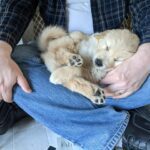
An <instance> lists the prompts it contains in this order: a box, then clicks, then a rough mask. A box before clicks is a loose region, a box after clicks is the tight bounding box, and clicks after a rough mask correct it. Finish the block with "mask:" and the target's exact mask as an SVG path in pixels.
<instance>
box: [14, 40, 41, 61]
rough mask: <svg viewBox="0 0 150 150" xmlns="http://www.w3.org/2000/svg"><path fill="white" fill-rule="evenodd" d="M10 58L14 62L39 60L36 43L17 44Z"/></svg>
mask: <svg viewBox="0 0 150 150" xmlns="http://www.w3.org/2000/svg"><path fill="white" fill-rule="evenodd" d="M12 58H13V59H14V60H15V61H16V62H19V63H20V62H24V61H29V60H30V61H36V63H37V62H41V58H40V51H39V49H38V47H37V45H36V44H33V43H32V44H23V45H18V46H16V48H15V49H14V51H13V53H12Z"/></svg>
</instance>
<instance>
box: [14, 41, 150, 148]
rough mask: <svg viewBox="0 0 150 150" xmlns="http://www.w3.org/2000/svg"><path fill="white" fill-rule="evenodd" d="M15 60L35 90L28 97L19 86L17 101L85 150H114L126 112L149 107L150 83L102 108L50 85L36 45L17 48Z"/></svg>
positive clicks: (28, 111)
mask: <svg viewBox="0 0 150 150" xmlns="http://www.w3.org/2000/svg"><path fill="white" fill-rule="evenodd" d="M12 57H13V59H14V60H15V61H16V62H17V63H18V65H19V66H20V68H21V69H22V71H23V73H24V75H25V77H26V78H27V80H28V81H29V83H30V86H31V87H32V89H33V92H32V93H31V94H27V93H25V92H23V91H22V89H21V88H20V87H19V86H17V85H16V86H15V87H14V94H13V99H14V101H15V102H16V103H17V104H18V105H19V106H20V107H21V108H22V109H24V110H25V111H26V112H27V113H28V114H30V115H31V116H32V117H33V118H34V119H35V120H37V121H39V122H40V123H42V124H43V125H45V126H47V127H48V128H49V129H51V130H53V131H54V132H56V133H58V134H59V135H62V136H63V137H65V138H66V139H68V140H70V141H72V142H73V143H76V144H78V145H79V146H81V147H82V148H83V149H84V150H112V149H113V148H114V146H115V145H116V143H117V142H118V141H119V139H120V138H121V136H122V134H123V132H124V130H125V128H126V126H127V124H128V120H129V115H128V112H127V111H126V110H124V109H131V108H137V107H139V106H144V105H146V104H149V103H150V100H148V99H150V94H149V93H148V92H149V91H150V81H149V80H150V79H147V81H146V82H145V84H144V85H143V87H142V88H141V89H140V90H139V91H138V92H137V93H135V94H134V95H132V96H130V97H128V98H125V99H121V100H117V101H116V100H113V99H107V103H106V104H107V105H105V106H100V107H99V106H97V105H95V104H92V103H91V102H90V101H89V100H88V99H87V98H85V97H83V96H82V95H80V94H78V93H74V92H71V91H70V90H68V89H66V88H64V87H63V86H61V85H54V84H52V83H50V82H49V76H50V73H49V72H48V71H47V69H46V67H45V66H44V64H43V62H42V60H41V59H40V57H39V51H38V49H37V47H36V46H35V45H31V44H30V45H23V46H19V47H17V48H16V49H15V50H14V53H13V55H12ZM114 106H115V107H114ZM116 107H118V108H121V109H116Z"/></svg>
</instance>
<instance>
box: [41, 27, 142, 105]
mask: <svg viewBox="0 0 150 150" xmlns="http://www.w3.org/2000/svg"><path fill="white" fill-rule="evenodd" d="M138 45H139V38H138V37H137V36H136V35H135V34H133V33H131V32H130V31H129V30H127V29H122V30H121V29H115V30H107V31H104V32H101V33H95V34H92V35H90V36H88V35H85V34H83V33H81V32H71V33H67V32H66V31H65V30H63V29H62V28H60V27H56V26H55V27H51V26H50V27H47V28H45V29H44V30H43V32H42V33H41V35H40V37H39V47H40V49H41V51H42V53H41V57H42V59H43V60H44V63H45V65H46V67H47V69H48V70H49V71H50V72H51V76H50V82H52V83H53V84H61V85H63V86H64V87H67V88H68V89H70V90H71V91H73V92H77V93H80V94H82V95H83V96H85V97H87V98H88V99H90V100H91V101H92V102H93V103H95V104H103V103H104V102H105V101H104V99H105V96H104V92H103V90H102V88H101V87H100V86H99V85H98V84H97V83H98V82H99V81H100V80H101V79H102V78H103V77H104V76H105V75H106V73H107V72H108V71H110V70H111V69H112V68H114V67H116V66H117V65H119V64H120V63H122V62H123V61H125V60H126V59H128V58H129V57H131V56H132V55H134V53H135V52H136V51H137V48H138Z"/></svg>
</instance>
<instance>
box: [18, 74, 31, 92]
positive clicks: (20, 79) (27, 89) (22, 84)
mask: <svg viewBox="0 0 150 150" xmlns="http://www.w3.org/2000/svg"><path fill="white" fill-rule="evenodd" d="M17 83H18V85H19V86H20V87H21V88H22V90H23V91H24V92H26V93H31V92H32V90H31V88H30V86H29V84H28V82H27V80H26V78H25V77H24V76H23V75H19V76H18V78H17Z"/></svg>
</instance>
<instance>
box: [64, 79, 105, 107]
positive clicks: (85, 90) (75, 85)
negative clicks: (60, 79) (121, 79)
mask: <svg viewBox="0 0 150 150" xmlns="http://www.w3.org/2000/svg"><path fill="white" fill-rule="evenodd" d="M63 85H64V86H65V87H67V88H68V89H70V90H71V91H73V92H77V93H80V94H81V95H83V96H85V97H87V98H88V99H90V100H91V101H92V103H94V104H98V105H100V104H104V103H105V96H104V92H103V90H102V89H101V88H100V87H99V86H97V85H95V84H93V83H90V82H89V81H87V80H85V79H83V78H81V77H74V78H72V79H70V80H69V81H68V82H65V83H64V84H63Z"/></svg>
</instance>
